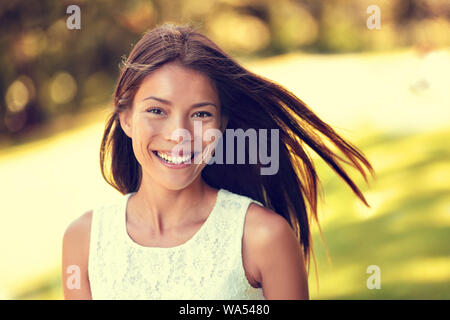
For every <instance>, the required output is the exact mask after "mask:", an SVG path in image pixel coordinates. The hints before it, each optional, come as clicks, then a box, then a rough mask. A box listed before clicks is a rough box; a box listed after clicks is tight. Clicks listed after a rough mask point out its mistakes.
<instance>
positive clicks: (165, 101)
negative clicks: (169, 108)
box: [141, 96, 217, 108]
mask: <svg viewBox="0 0 450 320" xmlns="http://www.w3.org/2000/svg"><path fill="white" fill-rule="evenodd" d="M149 99H153V100H156V101H159V102H162V103H165V104H168V105H172V103H171V102H170V101H168V100H165V99H162V98H158V97H154V96H150V97H147V98H145V99H142V100H141V102H142V101H145V100H149ZM207 105H212V106H213V107H216V108H217V106H216V105H215V104H214V103H212V102H199V103H195V104H193V105H192V106H191V107H192V108H199V107H203V106H207Z"/></svg>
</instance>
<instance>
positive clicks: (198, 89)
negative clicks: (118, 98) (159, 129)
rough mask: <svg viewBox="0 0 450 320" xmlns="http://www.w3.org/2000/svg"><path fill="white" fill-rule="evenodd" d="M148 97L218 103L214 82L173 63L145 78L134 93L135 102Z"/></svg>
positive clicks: (202, 74)
mask: <svg viewBox="0 0 450 320" xmlns="http://www.w3.org/2000/svg"><path fill="white" fill-rule="evenodd" d="M149 95H153V96H155V95H156V96H158V97H160V98H162V99H166V100H170V101H172V100H179V99H182V100H183V101H185V100H186V99H194V100H205V99H208V100H212V101H211V102H214V103H218V102H219V101H218V93H217V90H216V87H215V85H214V82H213V81H212V80H211V79H210V78H209V77H208V76H207V75H206V74H204V73H202V72H199V71H197V70H193V69H190V68H187V67H184V66H182V65H181V64H179V63H175V62H170V63H166V64H164V65H163V66H161V67H159V68H158V69H156V70H154V71H153V72H152V73H151V74H149V75H148V76H146V77H145V78H144V80H143V81H142V82H141V84H140V86H139V89H138V90H137V92H136V97H135V98H136V100H135V101H137V102H139V101H141V100H143V99H145V98H147V96H149ZM195 102H199V101H194V103H195Z"/></svg>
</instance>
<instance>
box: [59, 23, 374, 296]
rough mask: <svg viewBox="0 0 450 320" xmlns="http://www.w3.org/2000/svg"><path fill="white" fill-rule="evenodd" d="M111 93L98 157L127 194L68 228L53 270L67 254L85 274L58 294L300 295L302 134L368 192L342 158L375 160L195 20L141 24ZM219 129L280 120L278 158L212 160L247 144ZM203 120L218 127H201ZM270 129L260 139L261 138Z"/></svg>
mask: <svg viewBox="0 0 450 320" xmlns="http://www.w3.org/2000/svg"><path fill="white" fill-rule="evenodd" d="M114 98H115V99H114V111H113V112H112V114H111V116H110V118H109V119H108V121H107V124H106V129H105V132H104V135H103V139H102V143H101V149H100V162H101V170H102V174H103V176H104V178H105V180H106V181H107V182H108V183H109V184H110V185H111V186H113V187H114V188H115V189H117V190H118V191H119V192H121V193H122V194H123V195H124V196H123V199H121V201H119V202H117V203H109V204H103V205H100V204H99V206H98V207H97V208H94V209H93V210H91V211H89V212H86V213H85V214H84V215H82V216H81V217H80V218H78V219H77V220H75V221H74V222H73V223H72V224H71V225H70V226H69V227H68V228H67V230H66V232H65V235H64V240H63V270H62V271H63V279H64V283H67V280H69V278H68V275H67V272H66V270H67V268H69V267H70V266H73V265H77V266H79V267H80V270H81V272H80V284H81V285H80V286H79V288H73V286H71V287H70V288H69V287H68V286H64V294H65V297H66V299H90V298H93V299H308V298H309V292H308V273H309V263H310V252H312V243H311V232H310V230H311V229H310V225H311V223H312V220H313V219H315V220H316V222H317V223H318V219H317V205H316V204H317V186H318V178H317V175H316V172H315V169H314V165H313V163H312V161H311V159H310V158H309V156H308V153H307V151H306V150H305V144H306V145H307V146H309V147H310V148H311V149H312V150H314V151H315V152H316V153H317V154H319V155H320V156H321V157H322V158H323V159H324V160H325V161H326V162H327V164H329V165H330V166H331V167H332V168H333V169H334V170H335V171H336V172H337V173H338V174H339V175H340V176H341V177H342V178H343V179H344V180H345V181H346V183H347V184H348V185H349V186H350V187H351V188H352V190H353V191H354V192H355V194H356V195H357V196H358V197H359V198H360V199H361V200H362V201H363V202H364V203H365V204H367V203H366V201H365V199H364V196H363V195H362V193H361V192H360V190H359V189H358V187H357V186H356V185H355V184H354V182H353V181H352V180H351V179H350V178H349V176H348V175H347V173H346V172H345V171H344V170H343V169H342V167H341V165H340V164H339V161H342V162H344V163H347V164H351V165H352V166H354V167H356V168H357V169H358V170H359V171H360V172H361V174H362V175H363V176H364V178H366V172H365V171H364V169H369V171H370V172H372V173H373V170H372V167H371V165H370V163H369V162H368V161H367V159H366V158H365V157H364V155H363V154H362V153H361V152H360V151H359V150H358V149H357V148H356V147H354V146H352V145H351V144H350V143H348V142H346V141H345V140H344V139H343V138H341V137H340V136H339V135H338V134H336V133H335V131H334V130H333V129H332V128H331V127H329V126H328V125H327V124H325V123H324V122H323V121H321V120H320V119H319V118H318V117H317V116H316V115H315V114H314V113H313V112H312V111H311V110H310V109H309V108H308V107H307V106H306V105H305V104H304V103H303V102H302V101H301V100H300V99H298V98H297V97H296V96H294V95H293V94H292V93H290V92H289V91H287V90H286V89H284V88H282V87H281V86H279V85H277V84H275V83H274V82H272V81H269V80H267V79H264V78H262V77H260V76H258V75H255V74H253V73H252V72H250V71H248V70H246V69H244V68H243V67H242V66H240V65H239V64H238V63H237V62H236V61H235V60H233V59H232V58H231V57H230V56H229V55H227V54H226V53H225V52H223V51H222V50H221V49H220V48H219V47H218V46H217V45H216V44H214V43H213V42H212V41H211V40H210V39H208V38H207V37H205V36H204V35H202V34H201V33H199V32H197V31H196V30H195V28H193V27H191V26H173V25H170V24H164V25H161V26H158V27H156V28H154V29H153V30H151V31H150V32H148V33H146V34H145V35H144V36H143V38H142V39H141V40H140V41H139V42H138V43H137V44H136V46H135V47H134V48H133V50H132V51H131V53H130V55H129V57H128V59H127V60H126V62H125V63H124V66H123V68H122V70H121V74H120V77H119V81H118V83H117V86H116V90H115V95H114ZM199 124H201V126H200V128H201V130H196V128H198V127H199V126H198V125H199ZM226 129H227V130H228V129H234V130H239V129H240V130H246V129H252V130H254V132H256V134H258V135H259V134H260V132H261V131H260V130H261V129H265V130H277V131H279V132H280V135H279V139H280V148H279V150H275V151H274V150H271V153H276V154H275V155H276V157H277V159H278V162H279V170H277V171H276V172H275V173H274V174H272V175H261V174H260V172H261V171H260V169H261V167H262V163H261V162H260V161H258V162H257V163H243V164H242V163H239V162H238V163H235V162H233V163H232V164H229V163H226V164H220V163H212V164H211V163H210V162H209V160H210V159H211V157H212V156H213V155H214V153H215V151H216V146H218V144H219V143H222V145H225V146H226V148H225V150H224V152H225V153H226V154H227V155H232V156H238V157H239V156H242V154H241V155H239V154H238V153H239V152H243V153H245V154H244V156H245V157H247V158H248V157H252V156H253V155H252V153H253V152H254V151H253V150H255V149H253V148H250V147H249V146H245V148H244V149H243V151H242V150H241V149H235V148H234V146H233V147H232V148H231V149H230V148H228V145H229V144H227V143H226V140H227V138H228V139H231V137H230V136H229V135H222V133H223V132H224V131H225V130H226ZM180 130H181V132H182V133H185V135H183V134H181V135H180V134H179V133H180ZM208 130H212V131H215V132H219V135H218V136H215V137H213V138H208V137H210V135H209V134H206V133H207V131H208ZM186 133H188V134H186ZM216 137H217V139H216ZM180 138H182V139H180ZM258 138H260V137H258ZM276 138H277V139H278V135H277V136H276ZM233 139H234V138H233ZM272 139H274V138H272V136H271V135H269V136H267V137H266V138H265V139H258V141H259V144H260V147H262V148H265V150H268V146H272V141H271V140H272ZM277 142H278V141H277ZM327 143H331V144H333V145H334V146H335V147H337V148H338V149H339V151H341V152H342V153H343V154H344V156H343V157H342V156H339V155H337V154H335V153H333V152H332V151H331V149H330V148H329V147H327ZM261 145H262V146H261ZM277 145H278V144H277ZM240 150H241V151H240ZM192 160H194V161H192ZM364 167H365V168H364ZM306 266H308V268H306ZM316 274H317V273H316Z"/></svg>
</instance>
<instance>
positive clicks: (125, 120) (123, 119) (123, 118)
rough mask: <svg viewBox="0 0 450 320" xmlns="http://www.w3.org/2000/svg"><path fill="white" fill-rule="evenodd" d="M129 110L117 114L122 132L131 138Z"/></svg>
mask: <svg viewBox="0 0 450 320" xmlns="http://www.w3.org/2000/svg"><path fill="white" fill-rule="evenodd" d="M130 114H131V112H130V109H129V108H127V109H125V110H123V111H122V112H120V113H119V120H120V126H121V127H122V130H123V132H125V134H126V135H127V136H128V137H129V138H131V122H130V120H131V119H130V118H131V117H130Z"/></svg>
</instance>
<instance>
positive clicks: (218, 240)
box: [88, 189, 265, 300]
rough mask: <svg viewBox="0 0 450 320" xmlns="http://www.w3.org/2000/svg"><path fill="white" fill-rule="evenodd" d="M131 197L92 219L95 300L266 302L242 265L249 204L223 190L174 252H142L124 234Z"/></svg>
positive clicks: (146, 249) (91, 263)
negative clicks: (190, 233)
mask: <svg viewBox="0 0 450 320" xmlns="http://www.w3.org/2000/svg"><path fill="white" fill-rule="evenodd" d="M132 194H133V193H129V194H127V195H125V196H124V197H123V199H121V201H119V202H117V203H113V204H110V205H102V206H99V207H98V208H96V209H95V210H94V212H93V216H92V224H91V239H90V249H89V264H88V274H89V282H90V286H91V293H92V298H93V299H108V300H109V299H152V300H154V299H176V300H185V299H189V300H206V299H211V300H264V299H265V298H264V294H263V291H262V288H254V287H252V286H251V285H250V284H249V282H248V280H247V278H246V276H245V270H244V265H243V261H242V236H243V231H244V221H245V215H246V212H247V209H248V206H249V205H250V203H251V202H255V203H258V204H260V205H262V204H261V203H260V202H258V201H256V200H253V199H251V198H249V197H246V196H242V195H238V194H235V193H232V192H231V191H228V190H226V189H220V190H219V192H218V194H217V199H216V202H215V204H214V207H213V209H212V211H211V212H210V214H209V216H208V218H207V220H206V221H205V222H204V223H203V225H202V226H201V227H200V229H199V230H198V231H197V232H196V233H195V234H194V236H193V237H191V238H190V239H189V240H187V241H186V242H185V243H183V244H181V245H178V246H174V247H168V248H163V247H144V246H141V245H139V244H138V243H136V242H134V241H133V240H132V239H131V238H130V237H129V235H128V233H127V229H126V205H127V201H128V198H129V197H130V196H131V195H132Z"/></svg>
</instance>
